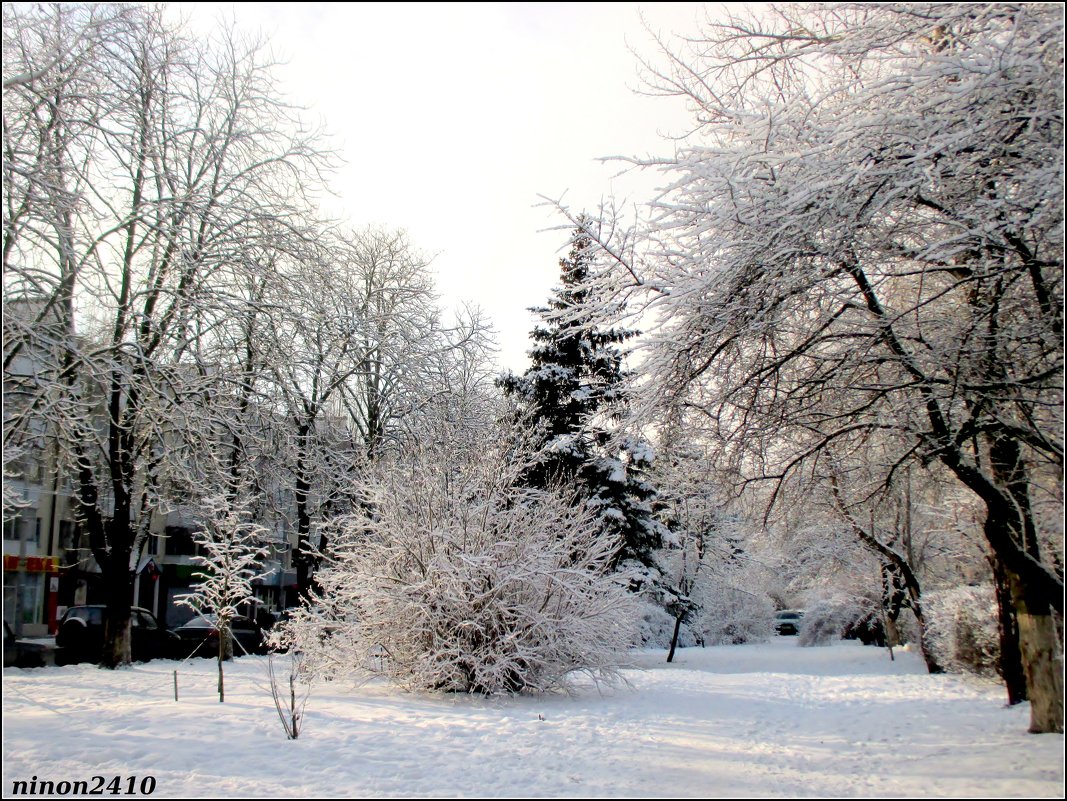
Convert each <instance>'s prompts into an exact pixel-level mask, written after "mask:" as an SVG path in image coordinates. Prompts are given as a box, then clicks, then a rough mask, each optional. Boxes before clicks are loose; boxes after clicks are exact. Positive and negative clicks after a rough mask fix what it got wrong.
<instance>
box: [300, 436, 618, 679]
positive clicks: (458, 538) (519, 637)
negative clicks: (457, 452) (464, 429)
mask: <svg viewBox="0 0 1067 801" xmlns="http://www.w3.org/2000/svg"><path fill="white" fill-rule="evenodd" d="M443 456H446V455H444V454H437V453H423V454H420V455H418V456H416V457H414V458H412V459H409V460H407V461H406V462H405V463H403V464H397V465H394V466H393V468H392V469H390V470H384V471H383V472H382V474H381V475H380V477H379V478H378V479H377V480H374V481H368V482H366V483H365V484H364V486H362V487H361V488H360V492H361V495H362V498H361V501H362V508H363V509H364V512H363V514H361V515H358V516H356V517H353V518H351V519H349V520H348V521H347V522H346V523H345V525H344V526H342V527H341V529H340V531H338V532H336V533H335V534H334V537H335V540H334V542H333V544H332V550H331V561H330V564H329V565H328V566H327V567H325V568H324V569H322V570H320V572H319V574H318V579H317V580H318V582H319V585H320V587H321V598H320V609H319V612H318V613H317V614H314V615H309V616H305V618H304V619H303V621H302V622H301V621H299V620H298V621H297V622H296V623H295V624H294V625H293V626H290V627H289V634H288V637H289V639H290V640H291V642H292V644H294V645H295V646H296V647H299V648H300V649H301V650H303V651H305V653H306V654H307V657H308V664H309V669H311V670H318V671H327V672H331V673H333V674H336V673H337V672H339V671H342V670H343V671H345V672H353V673H356V674H363V675H369V674H380V675H384V676H386V677H388V678H389V679H391V680H392V681H394V682H395V683H397V684H399V685H401V686H403V687H405V688H407V689H411V690H443V691H455V692H475V693H498V692H517V691H521V690H550V689H557V688H562V687H564V685H565V683H566V679H567V677H568V676H569V675H571V674H574V673H576V672H583V673H586V674H589V675H591V676H592V677H593V678H594V679H596V680H598V681H601V680H608V681H611V680H613V679H616V678H618V672H617V669H618V667H619V666H620V665H621V663H622V661H623V660H624V658H625V652H626V649H627V648H628V647H630V646H631V645H632V644H633V642H634V638H635V630H634V629H635V622H636V620H637V617H638V615H637V613H636V611H635V610H634V608H633V599H632V597H631V596H630V594H629V593H627V592H626V590H625V588H624V587H623V586H622V584H621V583H620V582H618V581H617V580H616V579H615V578H614V577H613V575H612V574H611V573H610V571H609V565H610V562H611V558H612V556H613V554H614V552H615V549H616V547H617V543H616V542H614V541H609V540H607V539H605V538H604V537H602V536H600V535H598V534H597V527H596V526H595V525H594V523H593V520H592V519H591V517H590V516H589V515H588V514H584V513H582V512H580V511H579V510H577V509H576V508H575V507H574V506H573V505H572V504H570V503H568V502H567V500H566V499H564V498H563V497H562V496H561V495H559V494H554V493H547V492H539V491H532V490H525V489H517V488H515V487H513V486H512V485H511V478H513V476H511V475H510V474H509V473H510V471H509V468H508V466H507V464H506V463H505V462H504V461H503V460H502V459H498V458H495V457H494V455H493V453H492V452H486V453H483V454H479V456H481V459H480V460H478V459H472V460H470V461H467V462H460V463H457V462H456V460H455V459H454V458H442V457H443ZM448 456H454V455H448Z"/></svg>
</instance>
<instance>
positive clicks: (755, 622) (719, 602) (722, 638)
mask: <svg viewBox="0 0 1067 801" xmlns="http://www.w3.org/2000/svg"><path fill="white" fill-rule="evenodd" d="M700 600H701V611H700V613H699V616H698V617H697V618H696V620H694V621H693V623H692V626H693V627H694V628H695V629H696V631H697V635H698V637H700V639H701V640H702V641H703V642H704V644H705V645H740V644H741V643H746V642H762V641H764V640H767V639H769V638H770V637H771V635H773V634H774V604H773V603H772V602H771V599H770V597H769V596H768V595H766V594H764V593H759V592H748V591H746V590H740V589H737V588H736V587H730V586H726V585H723V584H710V586H707V587H704V588H703V589H702V592H701V593H700Z"/></svg>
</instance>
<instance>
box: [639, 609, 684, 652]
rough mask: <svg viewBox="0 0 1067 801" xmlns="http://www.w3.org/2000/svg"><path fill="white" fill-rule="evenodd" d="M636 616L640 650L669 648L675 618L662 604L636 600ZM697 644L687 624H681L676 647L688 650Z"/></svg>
mask: <svg viewBox="0 0 1067 801" xmlns="http://www.w3.org/2000/svg"><path fill="white" fill-rule="evenodd" d="M638 616H639V619H638V644H639V645H640V646H641V647H642V648H669V647H670V645H671V638H672V637H673V635H674V623H675V618H674V617H673V616H672V615H671V614H670V613H669V612H668V611H667V610H666V609H664V608H663V606H662V604H661V603H659V602H657V601H655V600H652V599H649V598H644V597H642V598H640V599H639V600H638ZM698 644H699V642H698V640H697V637H696V635H695V634H694V633H693V631H692V629H691V628H690V626H689V624H688V623H684V622H683V623H682V626H681V629H680V631H679V632H678V645H679V646H680V647H682V648H689V647H691V646H694V645H698Z"/></svg>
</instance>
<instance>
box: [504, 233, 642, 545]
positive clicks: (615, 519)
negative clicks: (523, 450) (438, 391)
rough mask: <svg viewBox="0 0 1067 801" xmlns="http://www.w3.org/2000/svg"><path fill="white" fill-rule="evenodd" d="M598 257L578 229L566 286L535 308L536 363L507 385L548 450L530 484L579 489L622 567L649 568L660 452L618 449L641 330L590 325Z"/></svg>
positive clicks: (529, 474)
mask: <svg viewBox="0 0 1067 801" xmlns="http://www.w3.org/2000/svg"><path fill="white" fill-rule="evenodd" d="M593 253H594V248H593V241H592V239H591V238H590V237H589V235H588V234H587V233H586V231H585V230H584V229H583V228H582V227H581V226H579V228H577V229H576V230H575V233H574V237H573V239H572V241H571V250H570V253H569V254H568V255H567V257H566V258H564V259H561V260H560V281H561V286H560V287H558V288H557V289H555V290H553V293H552V297H551V298H550V300H549V305H548V307H543V308H535V309H531V311H533V312H535V313H536V314H538V315H539V316H540V317H541V319H542V321H543V324H542V325H539V326H537V327H536V328H534V330H533V331H532V332H531V337H532V339H533V341H534V345H533V348H532V349H531V350H530V351H529V355H530V360H531V365H530V367H529V369H528V370H526V372H525V373H523V375H522V376H516V375H515V374H513V373H508V374H506V375H504V376H503V377H502V378H501V379H500V382H499V383H500V385H501V387H502V388H503V389H504V392H505V394H506V395H508V396H509V397H511V398H512V399H513V400H515V401H516V402H517V404H518V406H519V409H520V411H521V412H523V413H526V414H528V415H529V416H530V418H531V419H532V421H533V422H534V423H536V424H537V426H538V429H537V431H538V436H539V437H540V439H541V441H540V442H539V443H538V444H540V445H541V446H542V455H541V457H540V459H539V460H538V462H537V463H536V464H534V465H533V466H532V467H531V468H530V469H528V470H527V471H526V473H525V474H524V476H523V481H524V482H526V483H527V484H528V485H529V486H533V487H540V488H545V487H549V486H569V487H574V488H576V489H577V491H578V496H579V497H580V499H581V500H582V501H583V502H584V503H585V504H586V505H587V506H588V507H589V508H591V509H594V510H595V511H596V513H597V515H598V519H599V520H600V525H601V529H602V531H603V532H604V533H605V534H609V535H617V536H618V537H619V540H620V542H621V543H622V546H621V548H620V550H619V553H618V555H617V557H616V564H619V563H622V562H624V561H627V560H636V561H637V562H640V563H641V564H642V565H645V566H651V565H652V553H653V551H655V550H656V549H657V548H658V547H660V544H661V540H662V534H663V526H662V524H661V523H659V522H658V521H657V520H656V519H655V517H654V516H653V512H652V504H653V501H654V499H655V494H656V493H655V489H654V487H653V486H652V484H651V483H650V482H649V480H648V478H647V472H648V469H649V468H650V466H651V462H652V449H651V447H650V446H649V445H648V444H647V443H645V442H643V441H641V440H636V439H630V440H626V441H625V442H623V443H622V445H618V444H616V445H614V446H613V445H612V441H613V440H612V434H613V433H614V429H615V427H616V426H617V425H618V422H619V419H620V415H621V414H622V413H623V411H624V409H625V402H626V397H625V389H624V381H625V378H626V374H625V373H624V371H623V369H622V363H623V351H622V349H621V347H620V346H621V345H622V343H623V342H625V341H626V340H628V339H629V338H630V337H632V336H634V335H635V334H636V332H635V331H631V330H627V329H623V328H609V329H606V330H605V329H601V328H598V327H596V326H593V325H591V324H590V323H589V320H590V317H591V311H592V303H593V301H594V300H595V298H593V297H592V295H591V292H590V289H589V278H590V269H591V267H592V266H593V264H592V261H593Z"/></svg>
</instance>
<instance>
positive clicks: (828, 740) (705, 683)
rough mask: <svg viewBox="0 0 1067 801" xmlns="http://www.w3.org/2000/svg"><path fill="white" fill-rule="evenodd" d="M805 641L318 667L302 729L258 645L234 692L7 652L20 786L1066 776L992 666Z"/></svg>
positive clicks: (838, 787)
mask: <svg viewBox="0 0 1067 801" xmlns="http://www.w3.org/2000/svg"><path fill="white" fill-rule="evenodd" d="M795 643H796V641H795V640H794V639H791V638H780V639H778V640H776V641H774V642H771V643H767V644H764V645H746V646H734V647H724V648H709V649H687V650H683V651H681V652H680V654H679V657H678V659H677V660H676V663H675V664H674V665H666V664H664V662H663V658H664V655H663V653H661V652H645V653H641V654H638V655H637V656H636V659H637V661H638V663H639V664H640V665H641V666H642V667H643V668H645V669H644V670H637V671H630V672H629V673H628V676H629V678H630V681H631V683H632V689H629V690H619V691H617V692H614V693H613V694H611V695H605V696H601V695H599V694H598V693H597V692H596V691H595V690H588V691H584V692H582V693H580V694H578V695H577V696H576V697H557V696H552V697H527V698H518V699H507V698H491V699H482V698H468V697H432V696H410V695H404V694H401V693H399V692H397V691H394V690H392V689H389V688H387V687H384V686H369V687H363V688H360V689H348V688H345V687H343V686H341V685H340V684H337V685H325V686H319V687H316V689H315V690H314V692H313V694H312V697H311V700H310V702H309V704H308V708H307V724H306V729H305V732H304V734H303V735H302V737H301V739H300V740H298V741H296V742H289V741H286V740H285V739H284V735H283V733H282V730H281V726H280V725H279V723H278V720H277V715H276V713H275V711H274V708H273V705H272V703H271V701H270V697H269V690H268V688H267V684H266V679H265V660H263V659H259V658H252V657H248V658H244V659H241V660H238V661H237V662H236V663H235V664H234V665H233V666H232V667H231V668H230V669H229V670H228V675H227V698H228V700H227V702H226V703H225V704H223V705H220V704H219V703H218V701H217V697H216V696H214V694H213V693H214V663H213V662H211V661H207V660H199V661H197V662H193V663H185V664H184V665H180V666H179V665H176V664H175V663H172V662H153V663H150V664H146V665H138V666H136V667H134V668H132V669H129V670H124V671H119V672H117V673H109V672H107V671H103V670H99V669H96V668H93V667H88V666H73V667H66V668H46V669H41V670H11V669H7V670H5V671H4V687H3V689H4V693H3V724H4V731H3V757H4V765H3V767H4V777H3V781H4V784H3V789H4V796H5V797H9V796H10V794H11V790H12V782H13V781H15V780H28V779H30V777H31V776H34V775H36V776H37V777H38V779H49V780H51V781H56V782H58V781H62V780H68V781H74V780H85V779H89V778H90V777H91V776H94V775H105V776H106V777H107V778H108V779H110V778H111V777H112V776H114V775H119V776H123V777H128V776H131V775H133V776H137V777H139V778H140V777H143V776H147V775H152V776H154V777H155V778H156V780H157V782H158V788H157V790H156V792H155V795H156V796H159V797H176V796H182V795H188V796H190V797H203V796H229V797H274V796H276V797H286V796H349V797H358V796H379V797H395V796H430V795H432V796H526V795H529V796H540V797H546V796H547V797H552V796H557V797H558V796H598V797H604V796H616V797H618V796H627V797H634V796H650V797H672V796H675V797H677V796H681V797H739V796H740V797H745V796H860V797H875V796H939V797H941V796H1014V797H1032V796H1036V797H1062V795H1063V789H1064V784H1063V781H1064V769H1063V748H1064V740H1063V737H1062V736H1060V735H1042V736H1038V737H1035V736H1032V735H1027V734H1026V733H1025V731H1026V725H1027V715H1028V710H1027V709H1026V708H1025V706H1024V707H1022V708H1014V709H1007V708H1005V707H1004V705H1003V691H1002V690H1001V689H1000V688H999V687H998V686H996V685H994V684H990V683H986V682H981V681H977V680H972V679H964V678H961V677H956V676H929V675H926V674H925V673H924V671H923V670H922V666H921V663H920V662H919V660H918V659H917V658H916V656H915V655H914V654H910V653H902V654H898V659H897V661H895V662H889V661H888V657H887V656H886V652H885V651H883V650H879V649H875V648H864V647H862V646H859V645H856V644H852V643H847V644H846V643H842V644H839V645H835V646H833V647H830V648H797V647H796V644H795ZM175 667H178V669H179V682H180V688H181V701H180V702H179V703H177V704H176V703H175V702H174V700H173V697H172V671H173V670H174V668H175ZM539 716H540V718H543V720H542V719H540V718H539Z"/></svg>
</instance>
